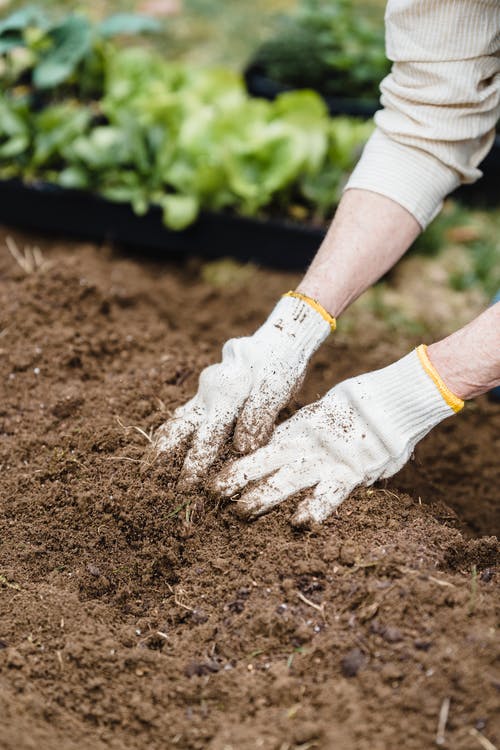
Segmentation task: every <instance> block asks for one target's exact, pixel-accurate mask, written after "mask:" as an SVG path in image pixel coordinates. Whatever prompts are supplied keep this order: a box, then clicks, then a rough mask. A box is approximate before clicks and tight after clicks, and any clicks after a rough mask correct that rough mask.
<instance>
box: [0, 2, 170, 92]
mask: <svg viewBox="0 0 500 750" xmlns="http://www.w3.org/2000/svg"><path fill="white" fill-rule="evenodd" d="M160 28H161V27H160V24H159V23H158V22H157V21H156V20H154V19H153V18H150V17H148V16H143V15H140V14H133V13H118V14H115V15H112V16H110V17H109V18H106V19H105V20H104V21H102V22H101V23H99V24H97V25H95V26H93V25H92V24H91V22H90V21H89V19H88V18H87V17H86V16H83V15H78V14H70V15H68V16H67V17H66V18H64V19H63V20H62V21H59V22H55V23H54V22H52V21H51V20H50V19H49V18H48V16H47V15H46V13H44V12H43V11H42V10H41V9H40V8H39V7H38V6H27V7H26V8H23V9H22V10H19V11H17V12H15V13H13V14H11V15H10V16H8V17H7V18H5V19H4V20H3V21H1V22H0V54H5V53H9V52H12V51H14V50H19V49H22V48H24V49H26V50H28V51H29V52H30V53H31V54H30V55H28V56H27V57H25V60H26V66H25V68H24V70H23V72H24V73H26V72H27V71H28V70H30V71H31V75H32V84H33V86H34V87H35V88H36V89H40V90H47V89H52V88H54V87H55V86H60V85H61V84H63V83H66V82H68V81H71V79H72V78H73V77H74V76H75V75H76V74H77V72H78V71H79V68H82V69H81V70H80V71H79V73H80V76H81V75H82V73H84V72H85V71H87V72H92V73H93V74H94V77H96V73H97V72H100V71H98V69H99V68H102V64H103V60H102V57H103V43H104V40H105V39H108V38H110V37H113V36H118V35H122V34H126V35H133V34H143V33H146V32H149V33H151V32H155V31H158V30H159V29H160Z"/></svg>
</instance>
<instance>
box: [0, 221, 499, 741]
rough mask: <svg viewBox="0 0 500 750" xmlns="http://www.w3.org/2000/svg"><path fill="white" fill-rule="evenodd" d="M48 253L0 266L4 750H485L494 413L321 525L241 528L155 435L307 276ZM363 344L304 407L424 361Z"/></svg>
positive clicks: (0, 261)
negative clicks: (394, 365) (187, 485)
mask: <svg viewBox="0 0 500 750" xmlns="http://www.w3.org/2000/svg"><path fill="white" fill-rule="evenodd" d="M0 240H2V244H3V235H2V236H0ZM18 242H19V244H20V245H22V238H20V237H18ZM41 246H42V250H43V252H44V257H45V259H46V263H45V265H44V267H42V269H41V270H40V271H38V272H36V273H33V274H29V275H26V274H25V273H24V272H23V271H22V270H21V269H20V268H19V267H18V266H16V265H15V263H14V262H13V261H12V259H11V258H10V256H9V255H8V254H7V253H6V252H4V253H2V254H0V275H1V278H2V282H1V285H0V377H1V383H2V397H1V399H0V465H1V475H0V503H1V505H0V510H1V512H0V704H1V706H2V718H1V723H0V748H1V749H2V750H14V748H15V750H20V749H21V750H28V749H30V750H31V748H35V747H36V748H39V749H40V750H49V748H53V747H55V746H57V747H59V748H61V750H76V749H77V748H78V750H87V748H89V750H90V748H92V750H101V748H102V749H104V748H112V750H114V749H116V750H121V749H122V748H124V749H125V748H126V749H128V750H135V748H141V750H142V748H143V747H144V746H147V747H148V748H150V749H151V750H156V749H158V750H160V749H161V750H164V749H165V748H175V747H179V748H183V749H185V750H198V749H201V748H208V749H209V750H230V749H231V748H235V749H236V748H238V749H239V750H250V749H252V750H253V749H254V748H263V750H285V749H286V750H292V749H293V748H297V749H298V748H302V750H305V748H325V749H329V748H334V747H338V748H342V749H343V750H387V748H397V747H404V748H405V749H406V750H423V748H429V747H431V746H434V743H435V742H436V737H437V736H438V719H439V716H440V712H441V716H442V722H441V723H442V725H443V726H442V730H443V731H444V737H445V742H446V744H445V746H447V747H453V748H454V749H455V750H473V748H474V747H478V748H479V747H481V746H483V747H486V745H485V744H484V742H483V740H484V738H485V737H487V738H488V740H489V741H490V742H492V743H493V744H497V745H498V744H499V743H500V727H499V725H498V722H497V723H495V715H497V709H498V702H499V698H500V693H499V691H500V676H499V674H498V673H495V668H496V667H498V659H499V646H498V640H497V639H496V637H495V624H496V623H497V617H498V601H499V598H498V582H499V579H498V574H497V573H496V572H495V566H496V565H497V564H498V552H499V547H498V542H497V539H496V537H495V536H493V535H494V534H496V533H497V532H498V528H499V527H498V519H499V505H498V483H499V482H498V479H499V477H498V448H499V444H498V440H499V434H500V431H499V427H500V409H498V407H495V406H493V405H492V404H488V402H487V401H486V399H480V400H478V402H477V403H476V404H474V405H472V406H471V407H470V408H469V409H467V410H466V413H465V414H464V415H463V416H460V418H457V419H456V420H450V421H449V423H445V424H443V425H441V426H440V428H438V429H437V430H436V431H435V432H434V433H433V434H432V435H431V436H429V437H428V438H427V439H426V440H425V441H424V443H423V444H422V445H421V446H419V449H418V451H417V455H416V457H415V460H414V461H413V462H412V463H411V464H410V465H409V466H408V467H407V468H406V469H405V470H404V471H403V472H401V474H400V475H399V476H398V477H396V478H394V479H393V480H392V481H391V483H390V484H383V485H378V486H376V487H374V488H371V489H363V490H358V491H357V492H356V493H355V494H354V496H353V497H352V498H351V499H350V500H349V501H347V502H345V503H344V504H343V505H342V506H341V507H340V508H339V510H338V512H337V513H336V514H335V515H334V516H333V517H332V518H331V519H330V520H329V521H328V522H327V523H325V524H324V525H323V526H321V527H320V528H317V529H314V530H313V531H310V532H308V533H303V532H302V533H299V532H296V531H294V530H293V529H292V528H291V526H290V524H289V518H290V516H291V513H292V510H293V501H291V502H290V503H289V504H287V505H285V506H284V507H282V508H281V509H279V510H278V511H277V512H275V513H273V514H271V515H269V516H267V517H264V518H262V519H260V520H258V521H257V522H255V523H252V524H245V523H242V522H240V521H239V520H237V519H236V518H235V517H234V516H233V515H232V513H231V509H230V508H227V507H222V506H221V507H217V505H216V504H215V503H214V501H213V499H210V498H209V497H207V496H206V495H205V494H204V493H203V491H199V492H197V493H191V494H189V495H180V494H179V493H178V492H177V490H176V485H175V479H176V472H177V467H176V466H175V465H173V464H167V463H165V462H156V463H153V464H150V465H148V466H146V467H144V465H143V458H144V455H145V453H146V452H147V448H148V441H147V437H148V435H150V434H151V431H152V430H153V429H154V428H155V427H157V426H158V425H159V424H161V422H162V421H163V420H164V419H166V418H167V417H168V415H169V413H171V411H172V409H173V408H175V407H176V406H177V405H179V404H180V403H182V402H183V401H185V400H186V399H187V398H188V397H189V396H190V395H191V394H192V393H193V392H194V390H195V388H196V382H197V376H198V374H199V371H200V370H201V368H202V367H204V366H205V365H206V364H208V363H209V362H212V361H215V360H217V359H218V357H219V352H220V346H221V344H222V343H223V342H224V341H225V340H226V339H227V338H229V337H230V336H235V335H243V334H246V333H248V332H250V331H252V330H254V329H255V328H256V326H257V325H258V324H259V323H260V322H261V321H262V320H263V319H264V318H265V316H266V314H267V313H268V311H269V310H270V308H271V306H272V305H273V304H274V301H275V300H276V299H277V297H278V295H279V294H280V293H282V292H283V291H286V290H288V289H289V288H291V287H292V286H293V284H294V283H295V281H296V277H295V276H293V275H292V274H283V273H272V272H268V271H266V272H263V271H259V270H256V269H243V271H242V272H241V273H238V272H236V271H235V270H234V269H233V270H232V271H231V273H230V274H229V276H228V277H227V276H225V277H224V278H223V282H222V283H221V282H220V279H218V278H216V277H214V273H213V271H214V269H213V268H211V272H210V273H208V272H207V269H206V268H205V267H203V266H202V265H201V264H199V263H197V262H196V261H190V262H189V263H188V264H187V265H186V266H185V267H182V268H180V267H169V266H168V265H165V264H158V263H154V262H146V261H142V262H139V261H137V260H134V259H131V258H127V257H125V256H123V255H119V254H115V253H113V252H112V251H111V250H109V249H106V248H101V249H99V248H96V247H93V246H90V245H79V246H77V245H64V246H63V245H58V244H56V243H48V242H46V243H43V242H42V244H41ZM229 268H231V267H230V266H229ZM377 326H378V327H377ZM358 329H361V330H358V331H357V333H356V335H347V333H344V334H343V333H342V332H339V335H338V337H337V338H336V339H335V340H332V341H331V342H329V343H328V344H327V345H326V346H325V347H324V349H323V350H322V351H321V352H320V353H319V354H318V355H317V357H316V359H315V361H314V364H313V366H312V368H311V372H310V374H309V377H308V379H307V383H306V386H305V389H304V391H303V393H302V394H300V403H306V402H308V401H311V400H313V399H315V398H316V397H317V395H318V394H321V393H323V392H324V390H325V389H326V388H328V387H331V385H333V383H334V382H335V381H336V380H339V379H341V378H344V377H347V376H349V375H352V374H354V373H356V372H362V371H363V370H367V369H369V368H372V367H375V366H382V365H384V364H387V363H388V362H390V361H391V359H395V358H396V357H398V356H401V355H402V354H403V353H404V352H405V351H406V350H407V349H408V348H409V347H410V346H411V345H413V344H415V343H417V341H413V340H410V339H409V338H408V337H406V338H405V336H404V335H403V334H400V335H398V337H397V338H396V337H395V336H394V334H393V333H391V332H390V331H388V330H387V328H384V326H383V325H382V324H379V323H375V322H374V324H373V326H372V327H370V326H368V327H366V332H365V333H363V326H358ZM297 405H299V404H295V405H292V407H290V409H289V410H288V411H290V410H291V409H293V408H295V406H297ZM448 701H449V707H448V709H447V706H448ZM445 714H446V716H445ZM443 716H444V717H445V720H443ZM443 722H444V723H443ZM438 739H439V737H438Z"/></svg>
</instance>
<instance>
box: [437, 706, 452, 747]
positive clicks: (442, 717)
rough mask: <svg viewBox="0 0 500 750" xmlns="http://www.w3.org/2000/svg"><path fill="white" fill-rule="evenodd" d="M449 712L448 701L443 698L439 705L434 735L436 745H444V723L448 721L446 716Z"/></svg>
mask: <svg viewBox="0 0 500 750" xmlns="http://www.w3.org/2000/svg"><path fill="white" fill-rule="evenodd" d="M449 712H450V699H449V698H445V699H444V700H443V702H442V703H441V709H440V711H439V718H438V727H437V733H436V745H444V743H445V742H446V738H445V731H446V723H447V721H448V714H449Z"/></svg>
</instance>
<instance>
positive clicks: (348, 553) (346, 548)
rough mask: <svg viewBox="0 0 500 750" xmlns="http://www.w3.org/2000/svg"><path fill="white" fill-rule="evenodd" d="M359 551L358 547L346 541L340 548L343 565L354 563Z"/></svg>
mask: <svg viewBox="0 0 500 750" xmlns="http://www.w3.org/2000/svg"><path fill="white" fill-rule="evenodd" d="M357 552H358V550H357V547H356V546H355V545H354V544H351V542H346V543H345V544H343V545H342V547H341V548H340V562H341V563H342V564H343V565H354V563H355V562H356V554H357Z"/></svg>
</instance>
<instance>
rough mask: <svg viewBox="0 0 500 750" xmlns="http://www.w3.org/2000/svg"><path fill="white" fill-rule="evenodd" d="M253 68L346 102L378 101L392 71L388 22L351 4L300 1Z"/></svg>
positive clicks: (258, 54)
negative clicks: (378, 20)
mask: <svg viewBox="0 0 500 750" xmlns="http://www.w3.org/2000/svg"><path fill="white" fill-rule="evenodd" d="M252 64H253V65H256V66H258V67H259V68H262V70H263V71H264V72H265V74H266V75H267V76H268V77H269V78H272V79H273V80H275V81H278V82H279V83H281V84H283V85H287V86H293V87H297V88H306V87H310V88H313V89H315V90H317V91H320V92H321V93H323V94H326V95H333V96H340V97H346V98H374V99H378V96H379V91H378V86H379V83H380V81H381V80H382V78H384V76H385V75H387V73H388V72H389V69H390V63H389V61H388V60H387V58H386V56H385V45H384V29H383V24H382V23H373V21H372V20H371V19H370V18H368V17H367V16H366V14H365V13H360V12H359V9H358V8H356V6H355V5H353V3H352V2H350V1H349V0H300V3H299V5H298V8H297V9H296V11H295V13H293V14H292V15H289V16H282V17H281V18H280V20H279V23H278V24H277V29H276V31H275V34H274V36H272V37H271V38H270V39H269V40H267V41H266V42H264V43H263V44H262V45H261V46H260V47H259V48H258V49H257V51H256V52H255V54H254V56H253V59H252Z"/></svg>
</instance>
